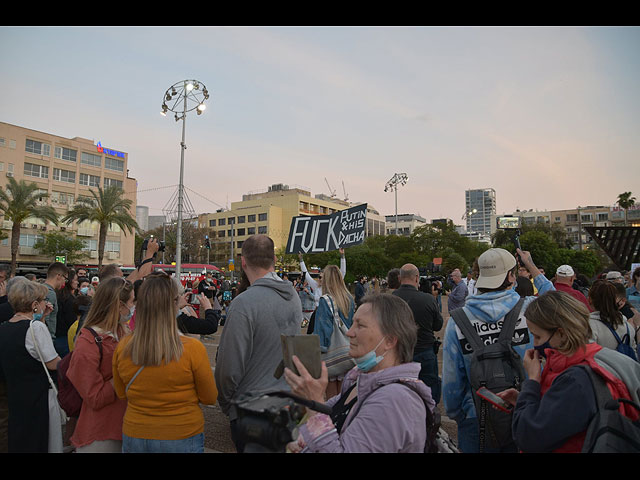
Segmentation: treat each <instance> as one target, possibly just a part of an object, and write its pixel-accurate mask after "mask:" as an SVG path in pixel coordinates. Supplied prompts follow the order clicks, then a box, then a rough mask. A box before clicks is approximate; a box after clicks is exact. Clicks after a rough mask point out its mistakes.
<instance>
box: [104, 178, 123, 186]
mask: <svg viewBox="0 0 640 480" xmlns="http://www.w3.org/2000/svg"><path fill="white" fill-rule="evenodd" d="M106 187H118V188H122V180H116V179H115V178H108V177H104V188H106Z"/></svg>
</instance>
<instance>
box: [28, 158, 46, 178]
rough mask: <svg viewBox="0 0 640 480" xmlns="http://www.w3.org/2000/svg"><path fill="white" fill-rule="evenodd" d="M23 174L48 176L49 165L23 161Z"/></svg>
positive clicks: (39, 176)
mask: <svg viewBox="0 0 640 480" xmlns="http://www.w3.org/2000/svg"><path fill="white" fill-rule="evenodd" d="M24 174H25V175H27V176H29V177H38V178H49V167H45V166H44V165H36V164H35V163H27V162H25V163H24Z"/></svg>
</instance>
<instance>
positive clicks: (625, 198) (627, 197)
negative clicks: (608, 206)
mask: <svg viewBox="0 0 640 480" xmlns="http://www.w3.org/2000/svg"><path fill="white" fill-rule="evenodd" d="M631 195H632V194H631V192H623V193H621V194H620V195H618V201H617V203H618V206H619V207H620V208H622V209H623V210H624V226H625V227H626V226H627V210H628V209H629V208H631V207H633V206H634V205H635V204H636V197H633V196H631Z"/></svg>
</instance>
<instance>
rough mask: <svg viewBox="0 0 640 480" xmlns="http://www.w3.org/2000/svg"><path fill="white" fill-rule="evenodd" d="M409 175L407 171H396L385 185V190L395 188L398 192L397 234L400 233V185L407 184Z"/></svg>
mask: <svg viewBox="0 0 640 480" xmlns="http://www.w3.org/2000/svg"><path fill="white" fill-rule="evenodd" d="M407 180H409V177H408V176H407V174H406V173H395V174H394V175H393V177H391V179H390V180H389V181H388V182H387V183H386V185H385V186H384V191H385V192H388V191H389V190H394V191H395V193H396V235H398V185H406V184H407Z"/></svg>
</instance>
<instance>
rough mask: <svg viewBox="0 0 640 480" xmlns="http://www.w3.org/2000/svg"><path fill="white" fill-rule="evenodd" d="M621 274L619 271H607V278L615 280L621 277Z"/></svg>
mask: <svg viewBox="0 0 640 480" xmlns="http://www.w3.org/2000/svg"><path fill="white" fill-rule="evenodd" d="M621 277H622V274H621V273H620V272H608V273H607V280H617V279H618V278H621Z"/></svg>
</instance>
